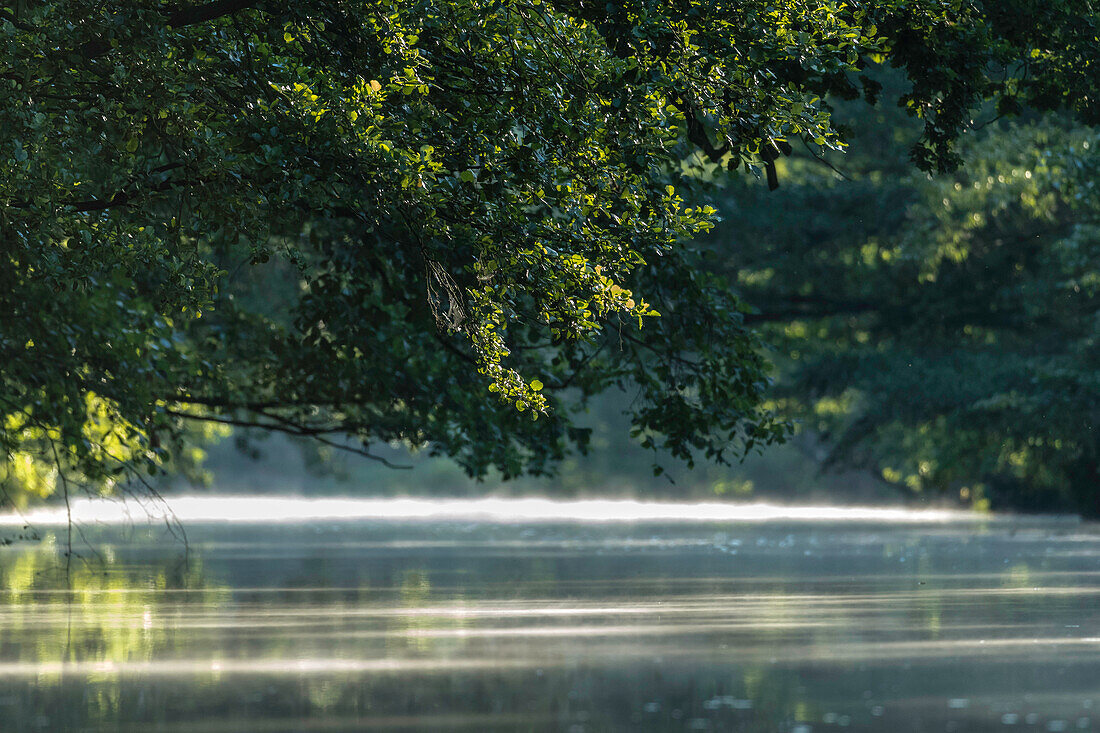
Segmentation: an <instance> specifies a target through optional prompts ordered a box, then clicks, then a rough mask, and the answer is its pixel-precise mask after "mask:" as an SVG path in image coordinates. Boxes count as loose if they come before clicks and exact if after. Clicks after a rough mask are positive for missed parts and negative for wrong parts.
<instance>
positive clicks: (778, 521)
mask: <svg viewBox="0 0 1100 733" xmlns="http://www.w3.org/2000/svg"><path fill="white" fill-rule="evenodd" d="M171 505H172V508H173V509H174V510H175V516H176V517H177V518H178V519H180V520H182V521H183V525H184V527H185V528H186V536H187V544H186V546H185V544H184V542H183V541H182V540H181V539H178V538H177V537H176V536H174V535H173V534H171V532H169V530H168V529H167V528H166V527H165V525H164V523H163V522H162V521H159V519H158V520H157V521H154V522H152V523H150V522H148V521H147V520H146V518H147V516H149V515H152V516H153V517H154V518H158V517H160V518H162V517H163V507H160V508H159V509H158V505H156V504H149V505H145V506H136V505H130V506H128V507H125V509H126V512H128V513H129V515H130V516H131V517H132V518H133V519H134V520H135V521H134V523H125V522H121V521H120V519H121V518H122V517H123V516H125V513H126V512H123V511H120V509H121V507H119V506H117V505H116V506H114V514H110V513H109V512H107V511H106V509H104V508H103V507H102V505H98V504H97V505H94V507H93V505H91V504H89V505H84V504H78V503H74V505H73V514H74V516H75V517H78V518H80V520H81V522H82V524H81V525H79V528H78V531H77V532H75V533H74V541H75V543H76V544H75V549H76V550H77V551H78V552H79V553H80V554H81V557H80V558H78V559H75V560H74V561H73V563H72V565H71V568H70V572H69V574H68V575H66V574H65V572H64V560H65V558H64V549H65V548H64V541H65V538H66V536H67V535H66V531H65V529H64V526H58V525H57V524H54V525H53V529H50V528H49V526H48V525H47V523H46V522H41V523H40V524H39V531H40V532H41V533H42V534H43V539H42V540H41V541H39V542H36V543H30V544H15V545H12V546H10V547H7V548H4V549H2V550H0V730H3V731H5V732H6V731H69V730H88V731H118V730H122V731H181V732H182V731H186V732H188V733H199V732H200V731H201V732H203V733H206V732H207V731H215V732H216V731H234V732H236V731H287V732H290V731H311V732H312V731H333V730H336V731H361V730H383V731H386V730H402V731H408V730H424V731H439V730H469V731H486V730H509V731H512V730H521V731H570V732H573V733H580V732H581V731H774V730H780V731H787V732H788V733H796V732H798V733H808V732H817V731H843V730H882V731H895V730H913V731H941V730H942V731H949V730H951V731H986V730H1014V729H1016V728H1019V729H1023V730H1030V731H1070V730H1073V731H1077V730H1090V729H1094V728H1096V727H1098V726H1100V685H1098V683H1097V680H1100V614H1098V613H1097V611H1096V608H1097V607H1098V603H1100V563H1098V560H1100V534H1097V532H1096V529H1095V527H1094V526H1093V525H1086V524H1079V523H1075V522H1073V521H1070V520H1066V519H1019V518H1011V517H996V518H983V517H977V516H975V515H970V514H966V515H961V514H956V513H925V512H905V511H901V510H888V511H886V512H883V510H867V509H846V510H839V512H833V513H821V510H820V509H817V508H805V507H804V508H786V507H768V506H766V505H750V506H747V507H746V506H736V505H725V504H714V505H684V504H637V503H633V502H544V501H534V502H532V501H526V500H522V501H507V500H490V501H475V502H458V501H456V502H443V503H439V502H428V501H424V502H418V501H411V500H398V501H388V500H378V501H374V500H364V501H359V500H317V501H307V500H293V499H291V500H282V499H268V498H266V497H264V498H251V499H247V498H243V497H237V498H230V499H211V498H206V497H193V498H191V499H187V500H184V501H177V500H172V502H171ZM85 506H87V507H88V510H89V512H90V513H84V512H85V509H84V507H85ZM509 507H511V508H513V509H514V510H515V511H513V512H512V513H511V514H509V513H507V511H506V510H507V509H508V508H509ZM598 507H601V508H603V509H607V508H608V507H610V508H611V511H613V514H614V516H613V517H611V519H613V520H614V521H603V519H605V518H601V517H600V516H599V511H598V510H597V508H598ZM93 508H94V509H95V511H94V512H91V509H93ZM230 508H233V511H232V512H229V511H228V510H229V509H230ZM603 509H601V510H603ZM219 510H221V511H226V512H227V514H228V516H229V519H230V521H225V516H223V515H220V514H218V513H217V512H218V511H219ZM51 511H53V510H51ZM158 511H159V512H160V514H158V513H157V512H158ZM96 512H101V513H96ZM815 513H816V514H815ZM39 516H52V517H53V521H54V522H56V521H57V514H56V512H55V513H54V514H43V515H39ZM61 516H65V515H64V513H62V515H61ZM214 520H217V521H214ZM21 527H22V525H21V524H20V525H19V529H20V530H21ZM15 531H17V530H16V529H15V527H12V528H11V529H10V530H8V533H9V534H10V533H11V532H15ZM3 535H4V530H0V536H3ZM185 550H186V553H185Z"/></svg>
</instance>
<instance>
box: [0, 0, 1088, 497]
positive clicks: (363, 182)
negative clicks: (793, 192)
mask: <svg viewBox="0 0 1100 733" xmlns="http://www.w3.org/2000/svg"><path fill="white" fill-rule="evenodd" d="M1087 7H1088V3H1086V2H1083V1H1078V2H1073V1H1069V2H1057V3H1035V2H1011V3H1002V4H998V5H997V6H996V7H994V8H986V7H984V6H982V5H980V4H976V3H969V2H959V1H958V0H904V1H903V0H896V1H894V2H885V3H875V4H873V5H872V4H866V5H860V4H855V5H850V4H842V3H835V2H830V1H828V0H815V1H814V2H809V3H778V4H776V3H769V2H761V1H757V0H750V1H749V2H743V3H736V4H726V3H707V2H695V1H691V2H680V3H657V2H642V1H637V0H631V1H628V2H612V3H609V4H606V5H600V4H589V3H588V2H585V1H584V0H556V1H549V2H548V1H546V0H510V1H500V0H495V1H493V2H488V1H480V0H458V1H454V2H441V1H440V0H409V1H403V2H394V1H392V0H377V1H373V2H365V1H360V0H353V1H351V2H348V1H346V0H341V1H339V2H337V1H336V0H305V1H303V2H295V3H275V2H265V1H262V0H212V1H210V2H204V3H195V4H185V5H178V6H166V5H164V4H163V3H161V2H153V1H152V0H141V1H138V2H127V3H102V2H95V3H93V2H90V1H87V0H69V1H59V2H43V3H30V2H17V3H14V4H11V3H9V4H6V5H5V6H4V7H3V8H2V9H0V88H3V90H4V94H3V103H2V105H0V207H2V209H0V241H2V247H3V250H2V252H0V257H2V258H3V266H2V267H0V317H2V321H0V358H2V359H3V363H4V369H3V372H2V374H0V400H2V403H0V412H2V413H4V414H5V415H6V416H7V417H6V418H5V422H4V428H3V430H2V431H0V441H2V443H3V447H4V449H5V450H6V451H7V453H8V455H9V457H10V459H11V460H10V461H9V467H8V468H7V469H5V470H6V471H7V475H8V477H9V479H10V478H11V477H13V476H16V474H15V473H13V470H14V469H12V468H11V466H14V465H16V464H17V463H18V462H19V461H24V462H26V461H31V460H37V461H39V462H41V461H43V460H45V461H46V462H47V463H50V464H53V465H54V467H55V468H57V469H66V468H68V469H73V470H75V471H77V472H78V473H80V474H81V475H83V476H85V477H87V478H88V479H92V480H108V481H110V480H114V479H117V478H119V477H120V476H125V475H129V476H131V477H133V476H134V475H136V473H137V472H138V471H140V470H145V469H153V468H155V467H156V466H157V465H160V464H162V463H163V462H164V461H165V460H168V459H169V457H170V456H172V455H174V454H176V455H178V454H179V449H180V447H181V446H183V445H185V444H187V442H188V441H189V440H190V437H189V436H190V434H189V433H188V430H187V428H186V426H188V425H190V424H193V423H195V422H202V421H205V422H215V423H224V424H247V425H263V426H266V427H269V428H271V429H273V430H281V431H284V432H289V433H292V434H296V435H306V436H312V437H316V438H317V439H319V440H333V439H335V437H334V436H340V435H344V434H348V433H350V434H353V435H355V436H356V438H357V439H358V440H359V441H360V442H361V443H362V444H363V446H364V452H365V451H366V446H369V444H370V443H372V442H376V441H405V442H408V443H410V444H413V445H417V446H423V445H428V446H431V450H432V451H434V452H438V453H441V454H446V455H450V456H453V457H455V458H456V459H457V460H459V461H460V462H461V463H462V464H463V465H464V466H465V467H466V468H467V470H468V471H469V472H470V473H472V474H474V475H481V474H483V473H484V472H485V471H487V470H489V469H490V468H497V469H499V470H500V471H502V472H503V473H504V474H505V475H514V474H516V473H518V472H520V471H523V470H528V471H534V472H541V471H545V470H548V469H549V468H550V467H551V465H552V464H553V462H554V461H555V460H556V459H558V458H560V457H561V456H562V455H563V454H564V452H565V451H566V450H567V449H568V447H569V445H570V444H580V445H582V446H583V444H584V440H585V435H584V433H583V431H579V430H576V429H574V428H572V427H571V423H570V418H569V407H568V405H569V404H577V403H578V401H579V402H583V400H584V398H585V397H586V396H588V395H591V394H595V393H598V392H600V391H603V390H606V389H608V388H611V387H616V386H617V387H622V388H626V389H630V390H634V391H636V394H637V398H636V399H635V400H634V402H633V403H632V404H633V407H632V408H631V409H632V414H633V420H634V425H635V430H636V431H637V432H638V434H639V435H640V436H641V437H642V439H643V440H646V441H651V442H657V443H661V444H663V445H664V446H665V447H667V448H669V449H671V450H672V452H673V453H674V454H676V455H678V456H680V457H684V458H688V459H690V458H691V457H692V456H694V455H696V454H703V455H706V456H707V457H710V458H717V459H723V458H725V457H727V456H728V455H736V454H738V453H739V452H741V451H744V450H746V449H747V448H750V447H752V446H753V445H754V444H756V443H761V442H762V443H766V442H770V441H773V440H776V439H778V438H781V437H782V436H783V434H784V433H785V430H786V429H785V427H784V424H783V423H782V422H781V421H778V420H776V418H775V417H774V416H773V415H772V414H771V413H770V412H769V411H768V410H766V409H765V408H764V406H763V404H762V403H763V399H764V394H765V390H766V387H767V385H768V377H767V368H766V363H765V361H764V359H763V358H762V356H761V353H760V352H761V344H760V342H759V340H758V338H757V336H756V335H755V334H754V332H753V331H752V330H751V329H750V328H749V326H748V325H747V324H746V322H745V318H744V316H743V311H744V310H745V307H744V306H743V305H742V304H741V303H740V302H739V301H738V300H737V298H736V297H734V296H733V295H732V294H731V293H730V291H729V289H728V288H727V287H726V285H725V284H724V283H723V281H722V280H721V279H720V278H718V277H716V276H715V275H713V274H712V273H709V272H707V271H706V270H705V268H701V267H700V264H699V260H698V257H697V255H696V253H695V252H694V250H693V249H692V248H691V246H690V244H689V242H690V240H691V239H692V238H693V237H696V236H697V235H699V234H700V233H704V232H706V231H708V230H709V229H710V228H711V227H712V226H713V223H714V220H715V216H714V211H713V210H712V209H710V208H709V207H707V206H702V205H699V204H698V203H697V201H696V200H695V197H694V193H693V191H694V188H693V187H694V186H695V185H696V181H697V180H698V176H697V175H696V174H697V166H691V165H688V166H686V167H685V165H684V161H685V160H691V159H694V160H696V161H700V160H703V161H709V162H710V163H711V164H721V165H723V166H726V167H729V168H737V167H741V166H744V167H748V168H763V169H764V170H766V171H767V172H768V173H769V175H771V174H772V173H773V172H774V170H775V161H776V158H778V157H779V156H780V155H781V154H782V153H784V152H787V151H789V150H790V146H791V145H792V144H794V143H798V142H801V143H805V144H807V145H809V146H811V147H813V148H814V149H839V148H841V147H843V139H842V136H841V135H840V134H839V132H838V130H837V129H836V127H835V126H834V124H833V122H832V119H831V116H830V108H829V106H828V104H827V103H826V102H824V101H823V100H824V99H826V95H833V96H834V97H835V96H840V97H855V96H858V95H860V94H864V95H866V96H868V97H874V96H875V95H877V94H878V92H879V88H878V86H877V85H876V84H875V82H874V81H873V80H871V79H869V78H867V77H866V76H864V75H863V74H862V72H863V71H864V69H865V68H866V67H868V66H869V65H873V64H875V63H879V62H883V61H886V60H889V62H890V63H892V64H894V65H895V66H898V67H899V68H901V69H902V70H903V73H904V74H905V75H906V76H907V78H908V80H909V82H910V88H909V89H908V90H907V91H905V92H904V94H903V95H902V98H901V102H902V104H903V105H904V106H905V107H907V108H908V109H909V110H910V111H911V113H912V114H914V115H916V116H917V117H918V118H919V119H920V120H921V122H922V126H923V128H922V129H923V131H922V133H921V134H920V136H919V138H918V139H917V141H916V142H915V145H914V147H913V151H912V158H913V160H914V161H915V162H916V164H917V165H918V166H919V167H921V168H923V169H926V170H949V169H952V168H953V167H954V166H955V164H956V163H957V161H958V157H957V153H956V152H955V149H954V144H955V143H954V141H955V140H956V138H957V137H958V136H959V134H960V133H961V132H962V131H963V130H964V129H965V128H966V127H967V126H968V125H969V124H970V117H969V115H970V110H972V109H974V108H975V107H976V106H978V105H979V104H980V103H981V102H983V100H987V99H996V100H998V104H1000V106H1001V107H1002V108H1003V109H1004V110H1006V111H1010V110H1011V109H1012V108H1014V107H1015V106H1017V105H1021V104H1023V105H1036V106H1040V107H1059V106H1068V107H1071V108H1074V109H1075V110H1076V111H1077V112H1079V113H1081V114H1082V115H1084V116H1085V117H1086V118H1088V119H1090V120H1091V119H1092V117H1094V116H1095V114H1096V108H1095V104H1094V102H1092V101H1091V99H1092V98H1091V97H1090V96H1089V94H1091V88H1092V86H1091V85H1092V84H1093V82H1094V81H1095V80H1094V79H1093V78H1092V76H1094V75H1095V74H1096V65H1095V64H1094V63H1092V64H1090V63H1083V62H1087V61H1089V60H1090V59H1095V57H1096V54H1095V50H1096V48H1095V46H1096V29H1095V27H1094V24H1095V20H1094V18H1093V16H1092V15H1091V14H1086V13H1085V11H1087ZM1082 90H1085V91H1086V92H1087V93H1082ZM487 392H488V393H495V394H487ZM566 398H568V399H566ZM96 426H99V427H96Z"/></svg>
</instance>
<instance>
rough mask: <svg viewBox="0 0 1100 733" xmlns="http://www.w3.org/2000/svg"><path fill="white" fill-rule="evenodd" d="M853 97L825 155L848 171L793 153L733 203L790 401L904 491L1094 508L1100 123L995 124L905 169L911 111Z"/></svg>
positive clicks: (1099, 440)
mask: <svg viewBox="0 0 1100 733" xmlns="http://www.w3.org/2000/svg"><path fill="white" fill-rule="evenodd" d="M846 116H848V117H850V119H851V122H852V125H853V127H855V128H856V134H855V136H854V141H853V151H854V152H853V155H852V156H850V157H848V158H846V159H843V160H841V159H839V158H831V159H830V160H832V161H833V162H834V163H835V164H836V165H837V166H839V167H840V168H841V169H842V170H843V171H844V173H845V174H846V175H847V176H848V177H849V178H852V179H853V180H851V181H842V180H839V179H838V176H837V175H836V174H835V173H833V171H831V170H830V169H828V168H827V167H825V166H822V165H820V164H818V163H816V162H815V161H809V160H807V161H796V162H794V164H792V166H791V168H790V169H789V171H788V172H787V177H786V180H787V182H788V185H786V186H785V187H784V189H783V190H782V191H781V192H779V193H778V194H776V195H773V196H771V197H766V196H762V195H759V194H757V193H756V192H755V191H754V190H752V189H744V190H741V191H739V192H737V193H736V195H735V196H734V197H732V198H731V200H730V203H729V205H728V206H729V210H728V211H727V212H725V213H726V215H727V216H730V217H733V218H736V219H738V221H739V222H740V234H741V236H740V237H738V238H737V240H735V241H731V242H729V243H723V244H724V246H723V250H724V251H727V252H729V253H730V256H729V259H728V261H727V266H728V267H730V268H733V269H735V270H737V271H738V273H739V274H738V277H739V281H740V285H739V291H740V293H741V294H742V296H743V297H745V299H746V300H748V301H749V302H751V303H753V304H755V305H756V306H757V307H758V308H759V312H758V313H755V314H753V315H751V316H749V320H750V322H752V321H755V322H759V323H764V324H767V325H766V326H765V329H766V336H765V337H766V338H769V339H770V340H772V341H773V343H776V344H777V346H778V347H779V353H780V357H779V360H780V362H781V363H782V364H783V365H784V367H783V371H784V377H783V379H782V380H781V386H780V388H779V390H778V395H779V399H780V402H781V404H782V406H783V407H784V408H785V411H786V414H788V415H792V416H797V417H799V418H800V419H802V420H803V421H804V423H805V424H806V425H807V426H808V427H810V428H812V429H814V430H816V431H818V432H819V433H820V434H822V435H823V436H825V437H826V438H828V439H829V440H830V441H831V443H832V445H833V448H834V450H833V455H832V460H833V461H834V462H840V463H855V464H857V465H868V466H871V467H874V468H876V469H877V470H878V471H880V472H881V473H882V475H883V476H884V477H885V478H887V480H890V481H893V482H896V483H898V484H899V485H901V486H902V487H903V488H905V489H906V490H909V491H917V492H920V491H938V492H948V491H949V492H952V493H955V494H961V495H962V497H963V498H964V499H969V500H973V501H979V502H982V503H986V502H987V501H989V500H991V501H992V502H993V504H994V506H999V507H1006V506H1014V507H1021V508H1061V509H1067V508H1070V509H1076V510H1080V511H1084V512H1086V513H1089V514H1096V513H1098V512H1100V505H1098V504H1097V503H1096V502H1097V494H1096V490H1095V488H1096V486H1097V481H1098V480H1100V474H1098V473H1097V466H1098V465H1100V463H1098V458H1100V436H1098V435H1097V434H1096V432H1095V428H1094V426H1095V425H1096V424H1097V419H1098V417H1100V389H1098V388H1100V381H1098V380H1097V376H1096V364H1097V363H1098V362H1097V358H1098V357H1100V352H1098V350H1097V349H1098V341H1097V337H1098V336H1100V332H1098V330H1097V329H1098V326H1100V319H1098V314H1100V278H1098V275H1097V273H1098V272H1100V229H1098V227H1097V225H1098V223H1100V221H1098V218H1097V212H1098V211H1100V208H1098V207H1100V199H1098V196H1100V190H1098V189H1097V183H1096V181H1097V176H1098V174H1100V157H1098V155H1097V150H1098V145H1100V135H1098V134H1097V133H1096V132H1095V131H1094V130H1091V129H1088V128H1080V127H1076V126H1074V125H1073V124H1072V123H1070V122H1069V121H1067V120H1064V119H1060V118H1050V119H1044V120H1040V119H1029V120H1021V121H1019V122H1015V123H1011V124H1008V123H1000V124H991V125H988V126H986V127H985V128H984V129H982V130H981V131H979V132H977V133H976V134H974V135H973V136H972V137H971V138H969V139H968V140H967V142H966V144H965V145H964V146H962V148H961V149H960V153H961V155H962V157H963V160H964V165H963V167H962V168H960V169H959V171H958V172H957V173H955V174H953V175H948V176H940V177H936V178H932V179H929V178H927V177H925V176H921V175H916V174H904V173H902V172H901V161H900V159H899V156H903V155H904V145H902V144H899V142H898V141H899V140H903V139H905V138H907V137H909V136H910V135H913V134H914V130H913V129H912V126H911V125H907V124H906V122H905V121H904V119H902V118H899V117H896V116H894V115H893V114H892V113H891V112H890V110H889V108H883V109H880V110H878V111H876V110H866V109H857V108H851V109H848V110H847V115H846ZM863 143H866V146H864V145H863ZM868 150H870V151H874V153H873V154H872V155H866V154H865V153H866V152H867V151H868ZM780 212H784V213H786V215H787V218H786V220H785V221H784V220H783V219H782V218H781V217H780ZM983 497H984V499H983Z"/></svg>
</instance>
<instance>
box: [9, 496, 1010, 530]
mask: <svg viewBox="0 0 1100 733" xmlns="http://www.w3.org/2000/svg"><path fill="white" fill-rule="evenodd" d="M166 518H169V519H177V520H179V521H181V522H229V523H247V524H262V523H301V522H311V521H331V520H348V521H352V520H423V521H440V522H445V521H480V522H493V523H500V522H507V523H516V522H585V523H587V522H599V523H611V522H695V523H699V522H718V521H726V522H776V521H793V522H821V521H832V522H877V523H927V522H948V521H950V522H962V523H967V524H972V523H975V522H988V521H990V520H991V518H990V517H988V516H982V515H978V514H975V513H973V512H964V511H950V510H937V509H915V510H911V509H890V508H881V507H860V506H851V507H843V506H790V505H781V504H767V503H730V502H691V503H679V502H640V501H629V500H583V501H556V500H551V499H511V498H507V499H505V498H488V499H413V498H396V499H359V498H323V499H318V498H295V497H267V496H263V497H257V496H175V497H172V498H171V499H170V500H168V501H152V500H136V499H129V500H109V499H78V500H74V501H73V502H71V504H70V506H69V507H64V506H54V507H46V508H43V507H38V508H35V509H32V510H29V511H24V512H16V513H7V514H0V526H22V525H24V524H28V523H30V524H35V525H52V526H56V525H64V524H67V523H68V521H69V520H70V519H72V520H73V521H75V522H92V523H97V524H132V523H133V522H135V521H139V522H140V521H148V520H154V521H158V520H162V519H166Z"/></svg>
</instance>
